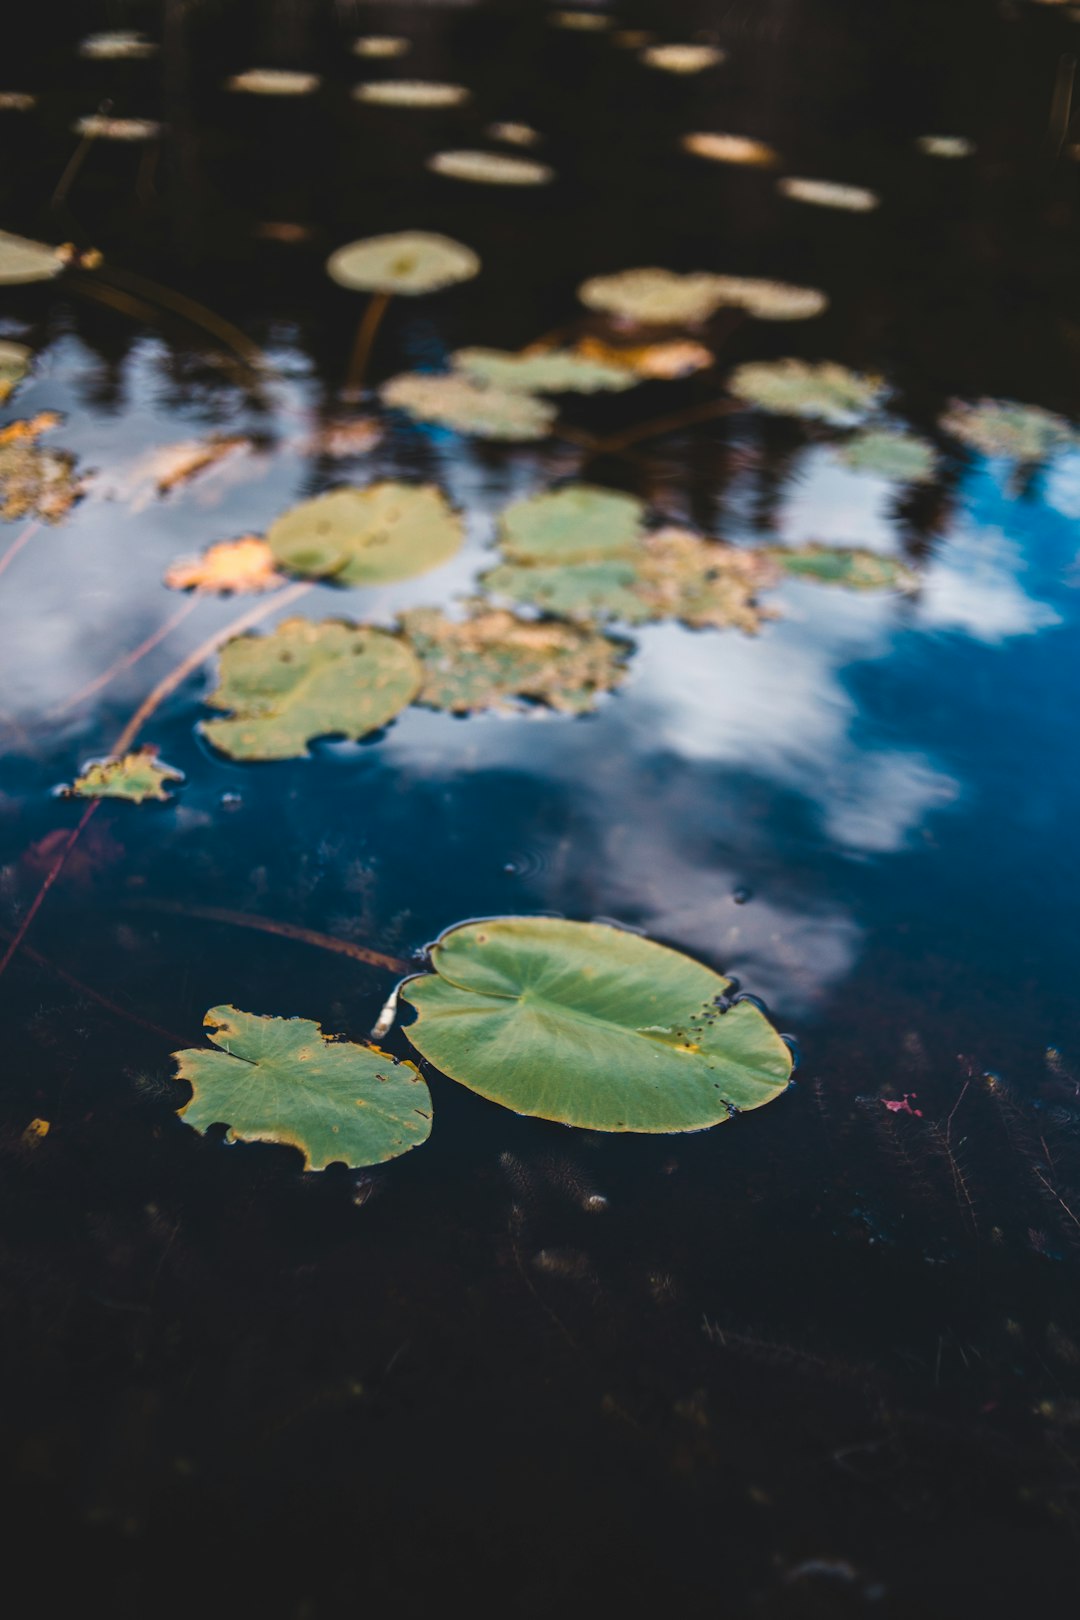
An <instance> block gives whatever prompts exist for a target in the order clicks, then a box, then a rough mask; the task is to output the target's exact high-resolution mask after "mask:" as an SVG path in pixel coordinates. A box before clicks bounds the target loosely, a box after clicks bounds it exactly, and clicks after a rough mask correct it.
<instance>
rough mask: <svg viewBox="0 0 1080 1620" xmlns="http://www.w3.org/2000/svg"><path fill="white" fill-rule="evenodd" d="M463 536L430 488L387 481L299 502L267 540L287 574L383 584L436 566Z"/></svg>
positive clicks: (277, 522) (454, 515)
mask: <svg viewBox="0 0 1080 1620" xmlns="http://www.w3.org/2000/svg"><path fill="white" fill-rule="evenodd" d="M463 532H464V531H463V528H462V523H461V519H460V517H459V516H458V514H457V513H456V512H455V511H454V509H453V507H452V506H451V505H450V503H449V501H448V500H447V499H446V496H445V495H444V494H443V493H442V491H441V490H440V489H438V488H437V487H436V486H435V485H434V484H398V483H394V482H390V481H387V482H384V483H378V484H369V485H368V486H367V487H366V488H365V489H356V488H353V487H351V486H347V487H345V488H344V489H334V490H331V491H330V492H329V494H327V495H317V496H316V497H315V499H314V500H311V501H301V502H300V504H299V506H294V507H291V508H290V509H289V511H287V512H285V513H283V515H282V516H281V517H279V518H277V519H276V520H275V522H273V523H272V524H271V525H270V528H269V531H268V532H267V536H266V540H267V544H268V545H269V547H270V550H271V552H272V553H273V555H274V557H275V558H276V560H277V561H278V562H279V563H280V564H281V566H282V567H283V568H287V569H288V570H289V571H290V573H293V574H302V575H303V576H304V577H305V578H307V579H332V580H334V581H335V583H337V584H339V585H384V584H388V583H390V582H391V581H393V580H398V579H412V578H414V577H415V575H417V574H426V573H428V572H429V571H430V570H431V569H432V568H439V567H441V565H442V564H443V563H445V562H448V561H449V559H450V558H451V557H452V556H454V554H455V552H457V551H458V549H459V548H460V546H461V542H462V538H463Z"/></svg>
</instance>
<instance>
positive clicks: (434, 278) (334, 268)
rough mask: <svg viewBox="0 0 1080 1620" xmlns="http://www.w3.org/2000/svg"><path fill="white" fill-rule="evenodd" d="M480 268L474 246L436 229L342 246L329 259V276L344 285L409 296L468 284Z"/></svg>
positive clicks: (357, 289) (358, 289)
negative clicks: (464, 282)
mask: <svg viewBox="0 0 1080 1620" xmlns="http://www.w3.org/2000/svg"><path fill="white" fill-rule="evenodd" d="M479 270H480V260H479V259H478V258H477V256H476V254H475V253H474V252H473V251H472V248H467V247H465V246H464V245H463V244H462V243H461V242H455V241H454V240H453V238H452V237H450V236H439V235H438V234H437V233H436V232H434V231H395V232H394V233H393V234H392V235H389V236H368V237H365V238H364V239H363V240H362V241H360V242H349V243H347V244H346V245H345V247H340V248H338V249H337V250H336V252H334V253H332V254H331V255H330V257H329V259H327V261H326V273H327V275H328V276H329V277H330V279H331V280H332V281H336V282H337V283H338V285H339V286H341V287H348V288H349V289H350V290H351V291H353V292H378V293H393V294H394V295H395V296H404V297H407V298H415V297H418V296H420V295H421V294H423V293H431V292H441V290H442V289H443V288H444V287H453V286H454V285H455V284H456V283H457V282H459V281H470V280H471V279H472V277H473V276H475V275H477V274H478V273H479Z"/></svg>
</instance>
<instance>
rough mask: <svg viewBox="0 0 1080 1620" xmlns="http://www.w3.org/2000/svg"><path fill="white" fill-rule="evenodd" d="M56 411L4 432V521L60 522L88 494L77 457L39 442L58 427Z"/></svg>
mask: <svg viewBox="0 0 1080 1620" xmlns="http://www.w3.org/2000/svg"><path fill="white" fill-rule="evenodd" d="M59 421H60V418H59V416H57V414H56V412H55V411H39V412H38V414H37V416H34V417H31V418H30V419H29V420H28V421H21V422H11V423H9V424H8V426H7V427H6V428H2V429H0V518H2V519H3V520H4V521H5V522H7V523H14V522H17V521H19V520H20V519H22V518H26V517H34V518H38V519H40V520H41V521H42V522H43V523H59V522H60V520H61V518H64V517H66V516H67V514H68V513H69V512H70V511H71V508H72V507H73V506H74V504H75V502H76V501H77V500H79V499H80V497H81V496H82V494H83V492H84V485H83V480H82V479H81V478H79V477H77V476H76V473H75V457H74V456H73V455H71V453H70V452H69V451H67V450H46V449H42V448H41V446H40V445H39V444H38V443H37V440H38V438H39V437H40V435H41V434H42V433H46V432H49V431H50V430H51V429H52V428H54V427H56V426H57V424H58V423H59Z"/></svg>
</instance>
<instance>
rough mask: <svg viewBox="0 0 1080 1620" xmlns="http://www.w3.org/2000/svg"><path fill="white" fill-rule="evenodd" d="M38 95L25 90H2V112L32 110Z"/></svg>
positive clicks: (0, 108)
mask: <svg viewBox="0 0 1080 1620" xmlns="http://www.w3.org/2000/svg"><path fill="white" fill-rule="evenodd" d="M36 106H37V96H32V95H30V94H29V93H28V92H27V91H25V90H0V112H32V111H33V109H34V108H35V107H36Z"/></svg>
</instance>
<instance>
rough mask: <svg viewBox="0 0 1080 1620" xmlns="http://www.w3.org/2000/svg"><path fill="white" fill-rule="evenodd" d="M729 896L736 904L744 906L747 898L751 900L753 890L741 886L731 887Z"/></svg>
mask: <svg viewBox="0 0 1080 1620" xmlns="http://www.w3.org/2000/svg"><path fill="white" fill-rule="evenodd" d="M731 898H732V899H733V900H734V902H735V904H736V905H737V906H745V904H746V902H747V901H748V900H752V899H753V898H754V891H753V890H752V889H743V888H739V889H732V891H731Z"/></svg>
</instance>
